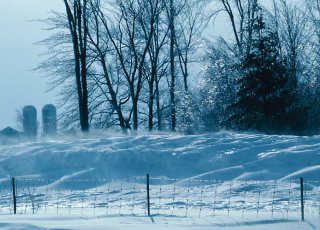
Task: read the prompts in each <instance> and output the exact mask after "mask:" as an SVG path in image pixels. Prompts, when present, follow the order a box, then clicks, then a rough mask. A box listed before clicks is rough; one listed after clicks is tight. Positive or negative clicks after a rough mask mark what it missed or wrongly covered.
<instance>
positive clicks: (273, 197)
mask: <svg viewBox="0 0 320 230" xmlns="http://www.w3.org/2000/svg"><path fill="white" fill-rule="evenodd" d="M276 188H277V181H276V180H275V181H274V189H273V195H272V208H271V217H272V218H273V212H274V201H275V195H276Z"/></svg>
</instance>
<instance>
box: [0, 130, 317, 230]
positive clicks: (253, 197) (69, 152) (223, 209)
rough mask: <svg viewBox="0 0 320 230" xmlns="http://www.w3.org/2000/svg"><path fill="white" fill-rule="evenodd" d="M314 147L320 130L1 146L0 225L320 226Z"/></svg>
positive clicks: (118, 137) (107, 137)
mask: <svg viewBox="0 0 320 230" xmlns="http://www.w3.org/2000/svg"><path fill="white" fill-rule="evenodd" d="M319 148H320V136H313V137H295V136H268V135H257V134H256V135H250V134H235V133H230V132H219V133H215V134H208V135H195V136H183V135H180V136H179V135H170V134H167V135H163V134H162V135H161V134H159V135H137V136H121V135H104V136H103V137H102V136H99V137H97V136H96V137H91V138H83V139H80V140H79V139H77V140H76V139H73V138H65V139H61V138H60V140H57V139H56V140H41V141H39V142H38V143H22V144H18V145H2V146H0V223H1V224H0V228H3V229H13V228H14V229H43V228H53V229H56V228H58V229H79V228H80V229H150V228H152V229H155V230H156V229H218V230H219V229H232V230H233V229H241V230H242V229H248V230H250V229H262V230H263V229H273V230H277V229H290V230H296V229H302V230H303V229H320V221H319V220H318V218H319V211H320V203H319V201H320V155H319V153H320V151H319ZM146 173H150V176H151V180H150V189H151V191H150V196H151V214H152V216H151V218H150V217H146V215H145V214H146V185H145V174H146ZM11 176H14V177H15V178H16V183H17V202H18V209H17V213H18V215H16V216H14V215H12V214H11V213H12V212H13V209H12V198H11V197H12V192H11V190H10V189H11V184H10V177H11ZM300 177H303V178H304V180H305V187H304V189H305V193H304V195H305V209H306V220H307V222H304V223H302V222H300V221H299V219H300V215H301V214H300V184H299V183H300V182H299V180H298V179H299V178H300ZM172 178H174V179H172ZM33 213H34V214H33Z"/></svg>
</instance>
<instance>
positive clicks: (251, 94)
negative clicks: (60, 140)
mask: <svg viewBox="0 0 320 230" xmlns="http://www.w3.org/2000/svg"><path fill="white" fill-rule="evenodd" d="M270 2H271V1H270ZM64 6H65V11H64V12H53V15H52V17H50V18H48V19H47V20H46V22H47V24H48V25H50V28H49V29H50V30H52V31H53V33H52V36H50V37H49V38H47V39H45V40H43V41H41V42H39V44H41V45H45V46H46V47H47V48H48V49H47V52H46V53H45V55H46V57H47V59H46V60H45V61H44V62H42V63H41V64H40V65H39V67H38V69H39V70H42V71H45V72H46V73H47V75H48V76H49V77H50V85H51V87H52V88H56V87H57V88H58V89H59V90H60V94H59V96H60V99H61V107H62V108H63V113H62V114H61V117H60V123H61V124H62V128H63V129H70V128H73V127H79V126H80V127H81V130H82V131H85V132H86V131H88V130H89V128H90V127H92V128H95V129H108V128H113V129H121V130H122V131H123V132H128V130H138V129H141V130H150V131H151V130H171V131H179V132H184V133H203V132H211V131H216V130H219V129H229V130H241V131H259V132H264V133H272V134H298V135H305V134H307V135H310V134H316V133H319V130H320V116H319V112H320V105H319V102H318V101H319V100H318V95H320V94H319V93H320V87H319V86H320V84H319V78H318V76H319V70H320V68H319V67H320V65H319V57H320V56H319V55H320V23H319V21H320V2H319V1H318V0H306V1H305V2H304V3H301V2H300V3H299V5H298V4H296V3H293V2H291V1H290V2H289V1H288V2H287V1H286V0H274V1H272V4H269V5H262V3H261V2H259V1H258V0H210V1H209V0H64ZM217 17H218V18H220V20H219V21H223V22H224V23H225V24H226V25H225V27H226V28H230V31H231V34H230V35H229V36H228V37H225V38H224V37H217V35H216V34H214V30H213V27H212V26H210V25H212V24H214V23H217V22H216V21H215V19H216V18H217ZM221 18H223V20H221Z"/></svg>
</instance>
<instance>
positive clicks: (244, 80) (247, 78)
mask: <svg viewBox="0 0 320 230" xmlns="http://www.w3.org/2000/svg"><path fill="white" fill-rule="evenodd" d="M259 10H261V9H259ZM254 20H255V22H254V27H253V31H252V40H251V42H250V44H248V46H250V47H249V49H248V52H247V54H246V55H245V56H244V57H243V58H242V61H241V66H240V68H241V69H242V75H241V76H240V77H239V79H238V80H237V83H236V84H237V87H238V89H237V100H236V102H235V103H234V104H233V105H232V106H231V107H230V108H231V109H232V116H231V117H229V118H228V122H229V125H231V127H232V128H236V129H240V130H258V131H263V132H267V133H275V132H276V133H279V132H287V131H288V129H290V127H289V126H290V124H289V123H288V122H287V120H288V112H289V109H288V108H289V107H290V104H291V103H292V100H293V98H292V95H291V93H290V86H289V85H288V74H287V69H286V65H285V61H283V60H282V59H281V58H280V55H279V53H280V52H279V46H278V44H279V42H278V37H277V35H276V33H274V32H273V31H272V29H270V28H268V27H267V26H266V24H265V23H264V21H263V17H262V14H261V13H260V14H259V15H258V16H257V17H256V18H255V19H254Z"/></svg>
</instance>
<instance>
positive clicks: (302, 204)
mask: <svg viewBox="0 0 320 230" xmlns="http://www.w3.org/2000/svg"><path fill="white" fill-rule="evenodd" d="M300 188H301V191H300V192H301V220H302V221H304V200H303V178H302V177H301V178H300Z"/></svg>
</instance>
